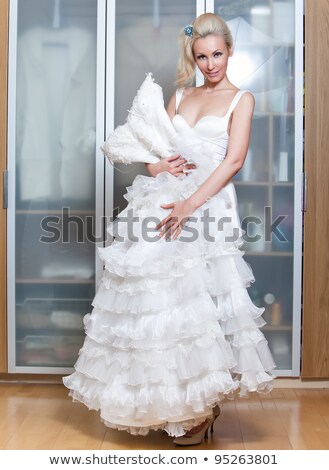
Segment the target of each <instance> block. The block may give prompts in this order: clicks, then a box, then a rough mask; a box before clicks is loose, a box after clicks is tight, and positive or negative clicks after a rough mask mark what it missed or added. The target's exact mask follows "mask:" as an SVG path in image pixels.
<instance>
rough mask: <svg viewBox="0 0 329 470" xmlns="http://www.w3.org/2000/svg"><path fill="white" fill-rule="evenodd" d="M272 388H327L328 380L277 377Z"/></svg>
mask: <svg viewBox="0 0 329 470" xmlns="http://www.w3.org/2000/svg"><path fill="white" fill-rule="evenodd" d="M274 388H329V380H302V379H300V378H285V377H284V378H277V379H275V380H274Z"/></svg>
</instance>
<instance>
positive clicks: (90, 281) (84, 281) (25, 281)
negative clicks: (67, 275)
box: [16, 278, 95, 285]
mask: <svg viewBox="0 0 329 470" xmlns="http://www.w3.org/2000/svg"><path fill="white" fill-rule="evenodd" d="M16 284H91V285H95V280H94V279H56V278H54V279H37V278H36V279H32V278H31V279H16Z"/></svg>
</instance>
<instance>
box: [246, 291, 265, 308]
mask: <svg viewBox="0 0 329 470" xmlns="http://www.w3.org/2000/svg"><path fill="white" fill-rule="evenodd" d="M249 296H250V298H251V300H252V302H253V303H254V304H255V305H256V307H263V305H262V294H261V292H260V290H259V289H257V288H256V287H254V286H252V287H250V289H249Z"/></svg>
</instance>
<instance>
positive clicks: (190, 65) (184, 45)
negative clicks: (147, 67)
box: [176, 13, 233, 88]
mask: <svg viewBox="0 0 329 470" xmlns="http://www.w3.org/2000/svg"><path fill="white" fill-rule="evenodd" d="M191 26H192V35H191V36H187V35H186V34H185V32H184V29H183V30H182V31H181V32H180V34H179V49H180V56H179V60H178V66H177V79H176V85H177V86H178V88H182V87H184V86H186V85H192V83H193V79H194V75H195V61H194V55H193V45H194V42H195V41H196V39H199V38H205V37H206V36H209V35H214V36H221V37H222V38H223V39H224V41H225V44H226V46H227V48H228V49H229V50H231V51H232V49H233V38H232V34H231V31H230V29H229V27H228V26H227V24H226V23H225V21H224V20H223V19H222V18H221V17H220V16H218V15H216V14H214V13H203V14H202V15H200V16H198V17H197V18H196V19H195V20H194V21H193V23H192V24H191Z"/></svg>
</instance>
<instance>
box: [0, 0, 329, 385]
mask: <svg viewBox="0 0 329 470" xmlns="http://www.w3.org/2000/svg"><path fill="white" fill-rule="evenodd" d="M319 3H321V2H319ZM323 3H324V4H325V2H323ZM308 8H309V9H311V10H316V7H315V6H314V5H313V6H312V4H311V2H308V3H307V2H306V13H307V9H308ZM323 9H324V10H325V9H326V6H325V5H324V6H323ZM205 11H214V12H217V13H219V14H220V15H221V16H222V17H223V18H224V19H225V20H226V21H227V22H228V24H229V26H230V28H231V31H232V34H233V37H234V42H235V50H234V54H233V57H232V59H231V60H230V65H229V69H228V75H229V78H230V79H231V80H232V82H233V83H235V84H236V85H237V86H239V87H240V88H243V89H249V90H251V91H252V92H253V94H254V96H255V99H256V108H255V113H254V119H253V126H252V135H251V142H250V148H249V152H248V155H247V159H246V163H245V165H244V167H243V169H242V170H241V172H240V173H238V175H237V176H236V177H235V178H234V180H235V185H236V190H237V196H238V200H239V210H240V217H241V220H242V226H243V228H244V229H245V231H246V233H245V237H244V239H245V243H244V246H243V249H244V251H245V259H246V261H247V262H248V263H249V264H250V265H251V267H252V269H253V271H254V274H255V279H256V281H255V283H253V284H252V286H251V287H250V288H249V294H250V296H251V298H252V300H253V301H254V302H255V304H256V305H259V306H263V307H265V313H264V319H265V320H266V322H267V324H266V326H264V328H263V331H264V334H265V336H266V338H267V340H268V342H269V344H270V347H271V350H272V352H273V355H274V359H275V361H276V363H277V371H276V372H277V375H278V376H282V377H300V376H301V375H303V371H302V368H301V364H303V367H305V374H304V375H305V376H307V377H309V378H310V377H312V376H315V375H316V376H319V377H325V376H328V375H329V368H328V365H327V366H322V367H321V368H317V364H318V360H321V354H322V349H321V348H322V346H321V344H322V343H321V344H319V345H317V347H316V348H315V347H314V345H313V346H312V341H314V336H312V338H311V337H310V333H309V331H310V328H309V327H308V332H305V331H304V330H302V326H303V327H304V325H307V318H309V317H307V316H306V315H307V314H308V315H310V313H308V312H307V311H305V307H304V310H303V309H302V307H303V294H304V292H306V297H305V295H304V301H307V302H309V300H308V299H309V298H308V297H307V292H308V290H307V287H306V288H305V283H306V282H307V281H306V279H307V272H306V271H305V269H304V272H303V269H302V268H303V259H305V263H306V266H308V265H307V260H309V261H308V263H311V259H312V258H311V257H309V258H308V257H307V255H306V256H305V253H307V250H308V247H307V246H305V243H307V242H308V243H310V244H312V241H311V238H312V233H310V231H308V229H307V227H308V225H307V224H308V219H309V218H310V211H312V205H311V204H312V203H311V199H310V197H309V194H310V190H312V194H313V191H316V190H317V189H318V188H317V187H316V185H315V186H314V185H312V180H311V178H314V175H310V174H309V172H307V173H308V174H307V176H308V178H306V175H305V170H304V127H305V126H304V111H305V110H304V104H305V103H304V96H303V87H304V79H303V78H304V77H303V70H304V60H303V52H304V35H303V31H304V28H303V18H304V11H303V1H301V0H287V1H276V0H262V1H259V0H257V1H256V0H248V1H243V0H234V1H228V0H225V1H216V0H215V1H213V0H212V1H204V0H202V1H200V0H197V1H191V0H175V1H173V0H172V1H171V0H170V1H164V0H139V1H133V0H120V1H115V0H112V1H111V0H46V1H45V0H10V1H9V0H6V1H2V2H1V12H0V13H1V14H0V18H1V20H0V21H1V23H0V26H1V37H2V38H4V41H0V42H1V57H2V59H3V61H2V63H3V64H4V66H3V68H2V70H1V77H0V80H1V81H0V85H1V90H0V92H1V118H0V119H1V127H0V135H1V137H3V138H2V139H1V143H0V145H1V168H2V170H3V181H2V185H3V191H2V194H3V204H2V206H1V207H3V208H2V209H1V259H2V260H3V262H2V264H1V274H0V279H1V298H0V301H1V312H0V318H1V325H2V326H1V336H0V356H1V357H0V365H1V369H0V371H1V372H2V373H3V375H4V377H7V378H8V377H9V378H10V377H11V376H14V374H19V375H21V376H23V374H24V376H25V374H26V375H27V376H31V377H32V376H33V377H36V379H38V378H40V380H42V378H43V377H45V376H47V377H49V376H54V377H57V376H61V374H66V373H68V372H70V371H71V370H72V366H73V364H74V362H75V359H76V356H77V354H78V351H79V348H80V347H81V345H82V341H83V337H84V332H83V316H84V315H85V314H86V313H88V312H90V310H91V301H92V299H93V296H94V293H95V289H96V288H97V283H98V281H99V279H100V277H101V274H102V265H101V263H100V260H99V259H98V257H97V247H98V246H104V245H107V244H109V243H111V240H110V239H109V235H108V234H107V232H106V224H107V223H108V221H109V220H110V219H111V218H112V217H115V214H116V213H117V212H118V211H119V210H121V209H122V208H123V207H124V205H125V200H124V198H123V194H124V193H125V191H126V187H127V186H129V185H130V184H131V182H132V181H133V179H134V177H135V175H136V174H138V173H143V174H147V173H146V170H145V168H144V165H142V164H134V165H131V166H125V165H119V164H116V165H115V167H113V166H112V165H110V164H109V162H107V161H105V159H104V157H103V155H102V153H101V151H100V145H101V144H102V142H103V141H104V140H105V139H106V136H107V135H108V134H109V132H110V131H111V130H112V129H114V128H115V127H116V126H117V125H120V124H123V123H124V121H125V118H126V116H127V110H128V109H129V108H130V106H131V102H132V99H133V97H134V96H135V93H136V91H137V89H138V88H139V85H140V84H141V83H142V81H143V79H144V77H145V74H146V73H147V72H153V75H154V78H155V80H156V81H157V83H159V84H160V85H161V86H162V88H163V91H164V99H165V102H167V101H168V99H169V97H170V95H171V94H172V93H173V91H174V79H175V67H176V61H177V57H178V47H177V35H178V32H179V30H180V29H181V28H182V27H183V26H185V25H187V24H189V23H190V22H191V21H192V20H193V18H195V16H197V15H199V14H201V13H203V12H205ZM306 17H307V16H306ZM309 18H310V22H312V21H313V19H314V18H315V16H314V13H312V12H311V13H309ZM7 19H8V21H6V20H7ZM310 27H311V24H310ZM306 50H307V48H306ZM306 60H307V58H306ZM6 72H8V79H7V73H6ZM313 72H314V70H313ZM306 77H307V76H306ZM201 83H202V77H201V76H200V74H197V75H196V84H197V85H200V84H201ZM313 93H314V94H316V93H318V92H317V91H313ZM306 117H307V113H306ZM305 122H306V125H307V123H308V121H307V119H306V120H305ZM309 124H310V125H311V126H312V125H313V122H311V121H309ZM308 135H309V136H310V137H309V138H312V136H311V135H310V134H308V133H307V128H306V137H307V136H308ZM309 145H310V144H309ZM319 145H320V144H319ZM306 149H307V141H306ZM306 160H307V154H306ZM314 165H315V163H314ZM321 177H322V175H321V174H319V175H318V178H320V180H321ZM306 180H307V181H308V185H307V187H308V195H307V194H306V191H305V190H306V184H307V181H306ZM306 196H308V199H307V201H306ZM313 199H314V198H313V197H312V201H313ZM306 202H307V206H306ZM315 203H317V200H316V201H315ZM305 211H306V212H305ZM304 214H306V217H305V218H304ZM304 224H305V228H304ZM327 228H328V227H327ZM304 233H305V235H307V236H305V240H304V236H303V234H304ZM303 255H304V258H303ZM323 256H324V257H325V256H326V255H325V254H323ZM318 261H319V263H321V262H322V260H321V259H318ZM307 269H308V270H309V269H310V268H307ZM312 269H315V267H314V264H313V268H312ZM312 272H314V271H312ZM302 275H304V278H303V282H304V289H305V291H304V290H303V289H302ZM314 279H315V278H314ZM312 282H313V281H312ZM314 282H315V280H314ZM319 283H320V284H321V281H319ZM319 295H321V292H319ZM322 305H323V304H322ZM302 313H303V316H302ZM315 316H316V317H317V315H316V314H315ZM302 319H303V322H302ZM326 321H327V325H328V320H326ZM324 324H325V323H324ZM319 328H320V325H319ZM319 331H320V332H321V331H322V330H321V328H320V330H319ZM302 338H303V342H305V344H306V345H307V350H306V351H307V355H308V357H309V356H312V354H313V349H316V353H315V354H316V357H317V360H316V361H313V362H312V361H310V360H309V359H305V358H304V356H303V355H302V354H301V352H302V350H301V345H302ZM323 341H324V342H325V341H326V340H325V338H323ZM302 361H303V362H302ZM309 364H313V365H309ZM313 370H314V371H315V372H314V373H313ZM15 376H16V375H15Z"/></svg>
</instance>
